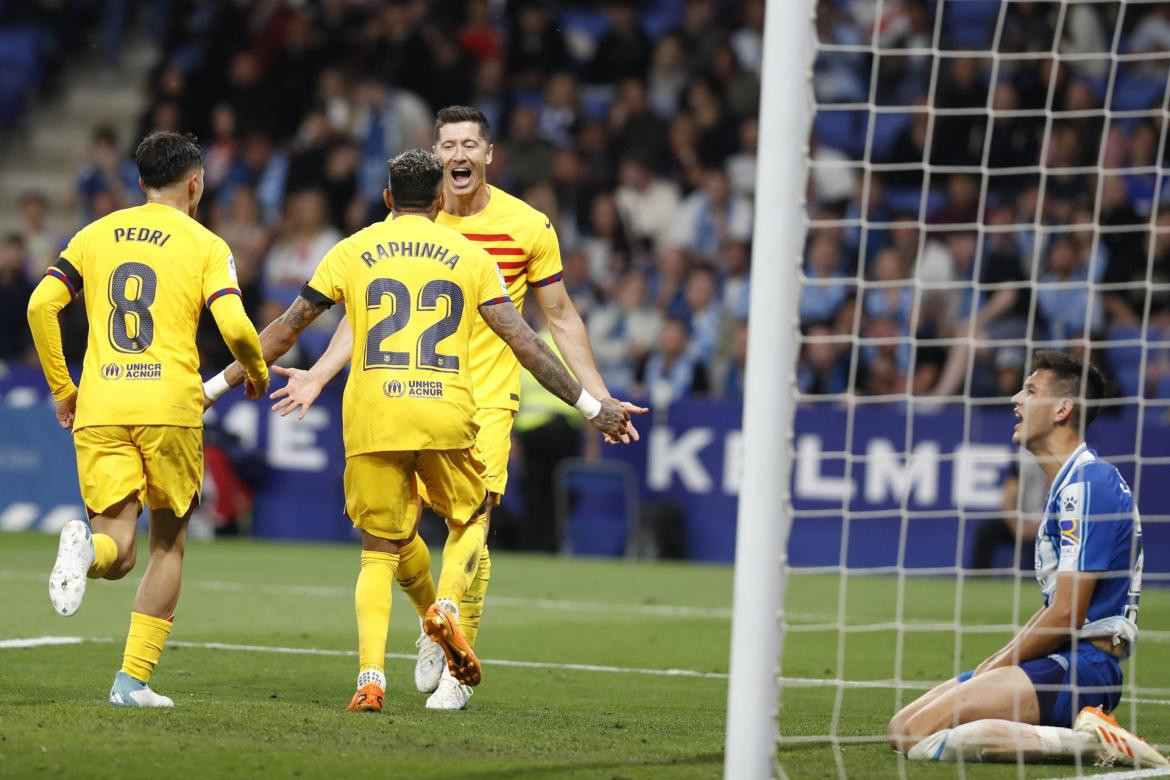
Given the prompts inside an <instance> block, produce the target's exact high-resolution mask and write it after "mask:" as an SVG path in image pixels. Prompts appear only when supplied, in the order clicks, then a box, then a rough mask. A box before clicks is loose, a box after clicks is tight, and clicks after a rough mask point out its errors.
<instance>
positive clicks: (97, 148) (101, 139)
mask: <svg viewBox="0 0 1170 780" xmlns="http://www.w3.org/2000/svg"><path fill="white" fill-rule="evenodd" d="M100 192H107V193H109V194H110V196H111V197H112V198H113V201H114V208H115V209H120V208H124V207H126V206H130V205H133V204H135V203H138V202H139V201H140V198H139V195H140V194H141V193H140V192H139V190H138V170H137V168H135V167H134V164H133V163H132V162H130V160H128V159H126V158H125V157H123V156H122V155H121V153H120V152H119V151H118V134H117V133H116V132H115V131H114V129H113V128H112V127H110V126H109V125H98V126H97V127H95V128H94V129H93V133H92V135H91V136H90V147H89V159H88V160H87V161H86V163H85V165H84V166H83V167H82V169H81V173H79V174H78V176H77V200H78V202H79V203H80V204H81V209H82V213H83V214H84V217H85V218H86V219H87V220H92V219H94V218H95V217H96V216H97V209H95V207H94V199H95V198H96V197H97V195H98V193H100Z"/></svg>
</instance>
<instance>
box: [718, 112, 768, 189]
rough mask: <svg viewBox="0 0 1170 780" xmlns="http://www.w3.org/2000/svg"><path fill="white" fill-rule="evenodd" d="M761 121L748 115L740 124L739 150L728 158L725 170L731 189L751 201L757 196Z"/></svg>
mask: <svg viewBox="0 0 1170 780" xmlns="http://www.w3.org/2000/svg"><path fill="white" fill-rule="evenodd" d="M759 140H760V122H759V120H758V119H756V118H755V117H748V118H746V119H744V120H743V122H741V123H740V125H739V151H738V152H736V153H735V154H733V155H731V156H730V157H728V158H727V163H726V166H725V170H726V171H727V180H728V182H729V183H730V184H731V191H732V192H733V193H735V194H736V195H738V196H739V197H742V198H746V199H747V200H748V202H749V203H751V202H752V201H753V200H754V199H755V197H756V150H757V147H758V144H759Z"/></svg>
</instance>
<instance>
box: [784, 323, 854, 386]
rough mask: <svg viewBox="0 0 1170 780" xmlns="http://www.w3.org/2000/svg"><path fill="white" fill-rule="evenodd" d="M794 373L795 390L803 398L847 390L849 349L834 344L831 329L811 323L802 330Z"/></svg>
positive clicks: (842, 343)
mask: <svg viewBox="0 0 1170 780" xmlns="http://www.w3.org/2000/svg"><path fill="white" fill-rule="evenodd" d="M803 330H804V343H803V347H802V348H801V353H800V362H799V364H798V365H797V369H796V386H797V388H799V390H800V392H802V393H804V394H806V395H830V394H837V393H844V392H845V391H846V390H848V389H849V345H848V344H847V343H845V342H843V341H841V342H836V341H834V340H833V335H834V334H833V328H832V327H830V326H829V325H826V324H825V323H821V322H814V323H811V324H809V325H806V326H805V327H804V328H803Z"/></svg>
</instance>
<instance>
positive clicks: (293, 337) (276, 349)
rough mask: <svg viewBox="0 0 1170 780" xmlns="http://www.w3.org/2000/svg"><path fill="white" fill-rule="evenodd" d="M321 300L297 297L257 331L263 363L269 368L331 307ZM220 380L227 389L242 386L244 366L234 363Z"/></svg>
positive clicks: (327, 301)
mask: <svg viewBox="0 0 1170 780" xmlns="http://www.w3.org/2000/svg"><path fill="white" fill-rule="evenodd" d="M321 297H322V299H323V300H321V301H317V302H313V303H310V302H309V301H307V300H305V298H304V297H302V296H298V297H297V299H296V300H295V301H293V302H292V305H291V306H289V307H288V310H287V311H285V313H284V314H282V315H280V316H279V317H277V318H276V319H275V320H273V321H272V322H270V323H269V324H268V327H267V328H265V329H264V330H263V331H261V332H260V348H261V349H262V350H263V352H264V362H265V363H267V364H269V365H271V364H272V363H273V362H275V361H276V360H279V359H280V357H281V356H282V355H283V354H284V353H285V352H288V351H289V350H290V349H292V345H293V344H295V343H296V341H297V337H298V336H300V335H301V331H303V330H304V329H305V328H307V327H309V325H310V323H312V322H313V320H315V319H317V317H319V316H321V314H322V312H324V311H326V310H327V309H328V308H329V306H330V305H332V301H330V300H329V299H328V298H325V297H324V296H321ZM224 379H226V380H227V383H228V387H236V386H238V385H240V384H242V383H243V381H244V367H243V366H241V365H240V364H239V362H238V361H237V362H235V363H232V364H231V365H230V366H228V367H227V369H225V370H224Z"/></svg>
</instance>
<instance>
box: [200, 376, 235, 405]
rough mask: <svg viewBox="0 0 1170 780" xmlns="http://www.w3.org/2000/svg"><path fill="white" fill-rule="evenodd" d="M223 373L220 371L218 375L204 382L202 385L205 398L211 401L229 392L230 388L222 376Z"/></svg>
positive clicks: (225, 378)
mask: <svg viewBox="0 0 1170 780" xmlns="http://www.w3.org/2000/svg"><path fill="white" fill-rule="evenodd" d="M224 373H225V372H224V371H220V372H219V373H218V374H216V375H215V376H213V377H212V378H211V379H208V380H207V381H206V382H204V383H203V394H204V395H205V396H207V397H208V398H210V399H211V400H212V401H214V400H216V399H217V398H219V397H220V396H221V395H223V394H224V393H226V392H227V391H228V390H231V387H230V386H229V385H228V382H227V377H226V376H224Z"/></svg>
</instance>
